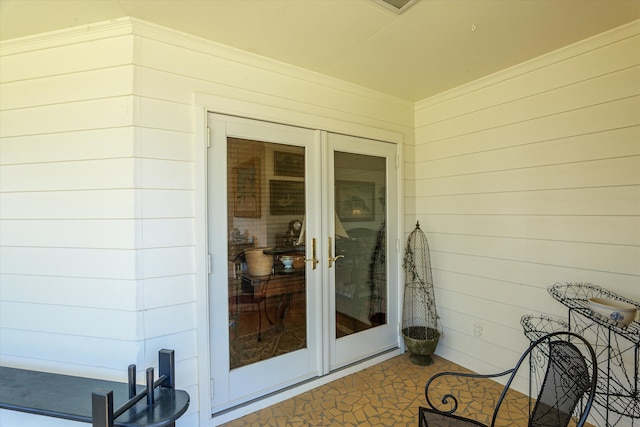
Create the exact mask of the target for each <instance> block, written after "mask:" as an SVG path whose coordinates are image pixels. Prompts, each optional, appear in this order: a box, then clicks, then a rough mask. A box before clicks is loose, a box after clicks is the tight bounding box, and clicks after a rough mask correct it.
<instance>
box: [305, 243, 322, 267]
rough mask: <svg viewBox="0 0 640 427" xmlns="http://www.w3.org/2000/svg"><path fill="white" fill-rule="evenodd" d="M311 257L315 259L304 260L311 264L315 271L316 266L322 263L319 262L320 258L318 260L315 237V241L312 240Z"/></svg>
mask: <svg viewBox="0 0 640 427" xmlns="http://www.w3.org/2000/svg"><path fill="white" fill-rule="evenodd" d="M311 255H312V257H313V258H305V259H304V260H305V261H306V262H310V263H311V266H312V268H313V270H315V269H316V266H317V265H318V263H319V262H320V261H318V258H316V239H315V237H314V238H313V239H311Z"/></svg>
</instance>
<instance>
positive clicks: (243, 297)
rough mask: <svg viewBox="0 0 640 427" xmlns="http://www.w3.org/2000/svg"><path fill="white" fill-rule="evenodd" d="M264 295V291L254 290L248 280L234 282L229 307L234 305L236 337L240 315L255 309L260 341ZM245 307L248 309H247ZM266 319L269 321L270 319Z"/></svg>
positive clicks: (260, 339) (259, 339)
mask: <svg viewBox="0 0 640 427" xmlns="http://www.w3.org/2000/svg"><path fill="white" fill-rule="evenodd" d="M266 299H267V298H266V295H265V293H264V292H256V291H255V289H254V288H253V286H251V283H250V282H247V281H246V280H238V281H236V284H235V290H234V292H233V294H231V295H230V296H229V307H235V322H236V323H235V333H236V337H237V334H238V329H239V326H240V325H239V322H240V315H241V313H245V312H247V311H255V312H256V313H257V316H258V341H262V312H261V310H262V304H265V308H264V310H265V313H266V303H267V302H266ZM247 308H248V309H249V310H247ZM267 320H269V322H271V319H269V318H268V316H267Z"/></svg>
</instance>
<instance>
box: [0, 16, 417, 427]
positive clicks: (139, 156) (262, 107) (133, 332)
mask: <svg viewBox="0 0 640 427" xmlns="http://www.w3.org/2000/svg"><path fill="white" fill-rule="evenodd" d="M1 48H2V50H1V56H0V61H1V62H0V70H1V71H0V79H1V80H0V81H1V83H2V86H1V87H0V91H1V93H0V95H1V96H0V102H1V104H0V107H1V108H0V110H1V111H0V114H1V116H0V120H2V127H1V128H0V138H1V140H0V141H1V142H0V219H1V222H0V227H1V228H0V250H1V251H2V252H1V257H2V258H1V259H2V262H1V263H0V286H1V288H0V316H1V317H0V334H1V335H0V362H1V363H2V364H4V365H9V366H18V367H27V368H34V369H42V370H47V371H55V372H63V373H69V374H74V375H87V376H94V377H103V378H109V379H116V380H122V381H124V380H126V367H127V366H128V364H130V363H137V364H138V366H139V368H140V369H139V372H141V373H143V368H146V367H147V366H151V365H154V364H157V351H158V350H159V349H161V348H173V349H175V350H176V368H177V384H176V386H177V387H178V388H181V389H185V390H187V391H188V392H189V394H190V395H191V405H190V408H189V411H188V413H187V414H186V415H185V416H184V417H182V418H181V419H180V420H179V423H178V425H184V426H193V425H198V423H199V419H200V420H206V419H207V418H208V414H207V411H208V408H209V404H208V403H206V402H205V403H204V404H202V403H201V402H200V401H199V399H200V396H199V390H200V387H201V386H202V387H204V388H205V389H206V388H208V384H209V378H208V377H207V376H206V375H205V374H204V373H203V372H199V371H198V369H199V367H201V366H202V363H201V362H202V359H203V358H204V359H205V360H208V349H206V348H205V349H203V348H202V346H201V338H202V337H203V335H204V337H206V336H207V330H208V329H207V328H208V325H207V324H206V319H205V321H203V319H202V316H198V313H200V314H201V313H202V312H203V307H204V311H205V312H206V310H207V301H206V299H204V298H200V299H198V298H197V297H196V295H197V292H199V291H198V288H197V286H198V285H197V283H202V282H201V281H200V282H197V278H196V272H197V271H198V269H200V270H202V267H203V266H202V265H199V264H198V263H200V264H202V263H201V262H200V261H199V258H198V257H199V256H200V257H201V256H202V254H197V253H196V240H197V239H198V238H201V236H197V233H196V224H195V222H196V193H197V192H199V191H200V192H201V191H202V189H203V185H204V182H201V181H199V179H201V178H202V177H201V176H199V172H198V171H197V168H196V165H197V164H199V162H202V161H203V159H201V158H199V157H198V156H199V155H200V154H201V153H199V152H198V153H196V151H195V147H196V146H202V141H196V137H197V136H198V137H201V136H203V135H204V131H203V129H198V128H197V127H196V126H197V125H196V123H197V122H198V116H197V115H198V114H199V112H198V111H197V109H196V108H195V102H196V101H195V99H196V98H197V97H198V96H201V95H202V94H204V95H206V96H207V97H209V98H208V99H217V100H223V103H224V105H220V107H221V111H222V112H225V113H236V114H240V115H249V116H251V117H253V118H258V119H265V120H269V119H270V118H271V117H272V116H271V112H272V111H273V109H274V108H277V109H279V110H280V111H282V110H283V109H284V110H288V111H290V114H289V115H288V118H287V120H289V123H290V124H294V125H300V126H313V127H315V128H319V129H326V130H331V131H335V132H343V133H349V134H353V135H358V136H364V137H371V136H372V135H371V134H370V133H368V132H370V131H369V130H368V129H369V128H370V127H375V128H378V129H381V132H382V133H384V132H387V133H391V132H393V133H394V135H397V134H398V133H400V134H403V135H404V139H405V140H406V141H408V142H412V140H413V105H412V104H411V103H409V102H405V101H402V100H398V99H396V98H391V97H388V96H386V95H381V94H379V93H376V92H373V91H369V90H366V89H363V88H360V87H357V86H353V85H350V84H346V83H343V82H339V81H336V80H333V79H328V78H325V77H322V76H319V75H317V74H314V73H309V72H306V71H303V70H300V69H296V68H293V67H289V66H286V65H283V64H280V63H276V62H273V61H268V60H265V59H263V58H259V57H256V56H252V55H249V54H246V53H242V52H239V51H235V50H233V49H230V48H226V47H224V46H219V45H216V44H213V43H210V42H206V41H203V40H200V39H197V38H194V37H191V36H188V35H184V34H180V33H177V32H174V31H171V30H168V29H165V28H162V27H158V26H155V25H151V24H148V23H145V22H140V21H136V20H130V19H120V20H116V21H112V22H106V23H98V24H95V25H91V26H89V27H82V28H78V29H70V30H64V31H60V32H54V33H50V34H42V35H38V36H35V37H28V38H25V39H19V40H14V41H8V42H5V43H3V44H2V45H1ZM196 94H199V95H197V96H196ZM236 101H239V102H240V103H239V104H237V105H246V103H247V102H250V103H251V104H252V105H255V106H257V107H256V109H255V110H252V111H244V110H242V109H240V110H238V111H234V108H235V107H234V105H236V104H235V102H236ZM279 121H282V120H279ZM376 135H379V133H376ZM200 164H201V163H200ZM225 218H226V217H224V216H223V217H222V218H221V219H222V220H224V219H225ZM214 255H215V254H214ZM220 256H222V257H226V255H224V254H220ZM200 291H201V289H200ZM198 295H200V294H198ZM199 340H200V341H199ZM199 345H200V347H199ZM207 363H208V362H205V363H204V365H206V364H207ZM139 381H140V382H144V381H143V379H142V378H140V379H139ZM201 408H202V409H203V411H202V413H201V414H199V413H198V411H199V410H200V409H201ZM12 415H13V414H12ZM1 418H2V413H0V419H1ZM38 422H40V421H38ZM41 422H45V421H41Z"/></svg>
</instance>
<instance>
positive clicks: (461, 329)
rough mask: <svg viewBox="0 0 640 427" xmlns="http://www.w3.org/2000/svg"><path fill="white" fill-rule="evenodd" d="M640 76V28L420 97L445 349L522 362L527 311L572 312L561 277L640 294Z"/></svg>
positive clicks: (421, 149) (421, 171)
mask: <svg viewBox="0 0 640 427" xmlns="http://www.w3.org/2000/svg"><path fill="white" fill-rule="evenodd" d="M639 81H640V25H639V24H638V23H635V24H632V25H630V26H626V27H624V28H621V29H619V30H615V31H612V32H610V33H608V34H604V35H602V36H600V37H599V38H598V39H595V40H590V41H589V42H584V43H579V44H577V45H575V46H570V47H568V48H565V49H562V50H560V51H557V52H553V53H551V54H549V55H545V56H544V57H541V58H538V59H536V60H533V61H530V62H528V63H526V64H522V65H520V66H518V67H514V68H513V69H510V70H505V71H503V72H501V73H498V74H496V75H493V76H490V77H488V78H487V79H483V80H480V81H477V82H474V83H472V84H469V85H466V86H464V87H460V88H457V89H455V90H453V91H451V92H449V93H444V94H441V95H438V96H436V97H433V98H430V99H426V100H424V101H422V102H420V103H418V104H417V106H416V146H415V151H416V157H415V158H416V162H415V165H414V167H415V180H414V182H413V185H414V187H415V193H414V196H415V198H414V200H413V201H412V203H414V204H415V215H416V217H417V218H418V219H419V220H420V223H421V226H422V228H423V229H424V230H426V231H427V235H428V238H429V242H430V249H431V254H432V267H433V273H434V283H435V287H436V296H437V298H438V306H439V312H440V315H441V317H442V323H443V325H444V336H443V338H442V339H441V340H440V344H439V347H438V350H437V353H438V354H440V355H442V356H443V357H446V358H447V359H450V360H452V361H454V362H457V363H460V364H462V365H464V366H466V367H469V368H470V369H473V370H476V371H479V372H493V371H496V370H500V369H503V368H505V367H507V366H510V365H512V364H513V362H514V361H515V358H516V357H517V355H518V354H520V352H521V350H522V349H523V348H524V347H525V346H526V343H527V340H526V339H525V337H524V335H523V332H522V328H521V326H520V318H521V316H522V315H525V314H545V315H550V316H553V317H557V318H562V319H566V317H567V310H566V309H565V308H564V306H562V305H561V304H560V303H559V302H557V301H555V300H554V299H553V298H552V297H551V296H550V295H549V294H548V292H547V287H549V286H551V285H553V284H554V283H556V282H561V283H563V282H593V283H594V284H597V285H600V286H603V287H605V288H607V289H610V290H612V291H614V292H617V293H619V294H621V295H624V296H626V297H629V298H632V299H634V300H636V301H640V84H638V82H639ZM410 225H412V224H410V223H409V222H407V226H410ZM479 331H480V332H479Z"/></svg>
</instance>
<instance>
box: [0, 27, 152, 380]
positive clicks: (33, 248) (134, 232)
mask: <svg viewBox="0 0 640 427" xmlns="http://www.w3.org/2000/svg"><path fill="white" fill-rule="evenodd" d="M116 33H117V31H116ZM53 38H55V39H56V43H51V39H47V37H43V38H42V39H41V40H39V41H35V42H33V43H29V42H28V41H23V42H21V43H18V44H19V47H18V46H15V45H12V44H11V43H10V42H9V43H3V45H2V55H0V66H1V69H2V73H1V77H0V79H1V81H2V100H1V101H0V120H1V121H2V126H1V127H0V220H1V222H0V258H1V259H2V262H1V263H0V283H1V284H0V289H1V292H0V360H2V362H3V363H5V364H9V365H13V366H22V367H29V368H32V369H42V370H48V371H54V372H62V373H71V374H75V375H87V376H96V377H107V378H110V379H120V380H121V379H123V378H126V367H127V366H128V365H129V364H130V363H137V362H138V361H139V359H140V355H139V353H140V344H139V341H140V340H141V339H143V335H142V333H141V331H142V328H141V325H142V320H143V316H142V314H141V312H140V310H141V307H142V302H141V301H139V294H140V291H139V285H138V283H137V280H138V277H139V275H140V269H139V265H138V264H139V261H138V260H139V258H140V257H141V253H140V251H141V250H143V249H144V247H143V246H142V245H141V244H140V239H139V233H140V232H141V224H140V223H139V221H140V218H139V216H138V214H139V213H140V211H141V207H140V206H139V205H137V204H136V203H137V201H138V200H139V196H140V191H142V189H141V188H140V187H139V183H137V182H136V169H137V168H139V167H140V165H139V163H140V160H138V159H136V158H135V154H136V151H135V128H134V127H133V122H134V119H135V111H134V107H135V98H134V97H133V96H132V89H133V82H132V80H133V73H134V68H133V66H132V59H133V38H132V36H131V35H123V36H121V35H117V34H114V36H113V37H111V38H103V39H99V38H98V39H92V38H91V37H87V38H84V36H80V37H79V38H78V36H77V35H76V36H74V37H71V38H69V39H66V40H62V39H64V37H62V38H59V37H57V36H55V37H53ZM47 45H48V46H49V48H45V46H47Z"/></svg>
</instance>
